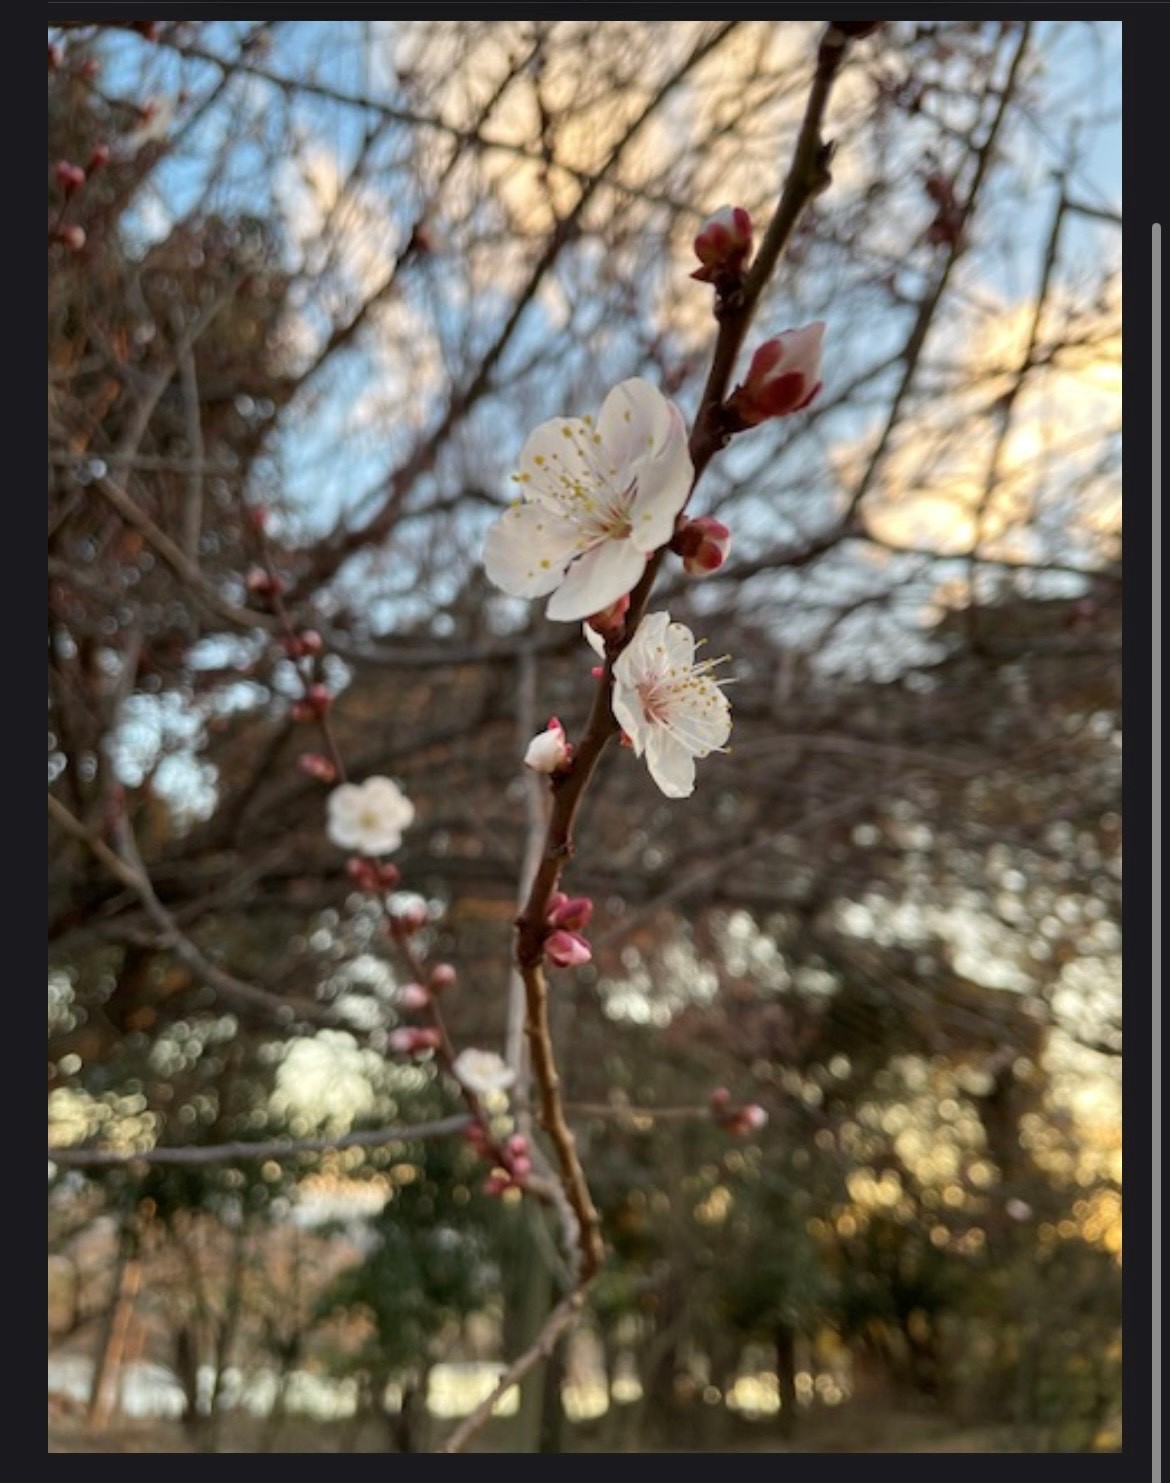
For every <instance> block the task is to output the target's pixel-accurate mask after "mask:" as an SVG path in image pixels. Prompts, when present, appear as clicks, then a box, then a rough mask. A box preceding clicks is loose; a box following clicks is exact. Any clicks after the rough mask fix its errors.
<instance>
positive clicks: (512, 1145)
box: [505, 1133, 528, 1159]
mask: <svg viewBox="0 0 1170 1483" xmlns="http://www.w3.org/2000/svg"><path fill="white" fill-rule="evenodd" d="M505 1146H506V1148H507V1150H508V1152H509V1153H510V1154H511V1155H512V1157H513V1158H514V1159H519V1158H527V1157H528V1139H527V1138H525V1136H524V1134H523V1133H513V1134H512V1136H511V1137H510V1138H509V1139H508V1142H507V1144H506V1145H505Z"/></svg>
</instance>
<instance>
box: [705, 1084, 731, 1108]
mask: <svg viewBox="0 0 1170 1483" xmlns="http://www.w3.org/2000/svg"><path fill="white" fill-rule="evenodd" d="M709 1100H710V1103H711V1111H712V1112H723V1111H725V1110H726V1108H727V1106H728V1104H729V1103H730V1102H731V1093H730V1092H729V1091H728V1090H727V1088H726V1087H716V1088H715V1090H714V1091H713V1092H712V1093H711V1096H710V1099H709Z"/></svg>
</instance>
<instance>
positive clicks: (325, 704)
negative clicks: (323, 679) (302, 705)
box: [305, 684, 333, 716]
mask: <svg viewBox="0 0 1170 1483" xmlns="http://www.w3.org/2000/svg"><path fill="white" fill-rule="evenodd" d="M305 699H306V701H308V703H309V705H310V707H311V708H312V711H313V714H314V715H315V716H323V715H325V713H326V712H327V711H328V710H329V707H330V706H331V705H332V704H333V696H332V695H330V693H329V687H328V686H327V685H320V684H317V685H310V686H309V689H308V691H307V693H306V695H305Z"/></svg>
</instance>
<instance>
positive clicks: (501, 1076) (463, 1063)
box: [451, 1046, 516, 1097]
mask: <svg viewBox="0 0 1170 1483" xmlns="http://www.w3.org/2000/svg"><path fill="white" fill-rule="evenodd" d="M451 1069H452V1071H454V1073H455V1075H456V1076H457V1077H458V1078H459V1080H460V1081H461V1082H462V1083H463V1085H464V1086H465V1087H466V1088H467V1090H468V1091H469V1092H475V1093H476V1094H477V1095H478V1096H481V1097H486V1096H489V1095H490V1094H491V1093H492V1092H504V1091H507V1089H508V1088H509V1087H510V1086H511V1085H512V1083H513V1082H514V1081H515V1080H516V1073H515V1071H513V1070H512V1068H511V1067H510V1066H509V1065H508V1064H507V1063H506V1062H505V1061H504V1059H503V1057H502V1056H498V1055H496V1053H495V1051H494V1050H476V1049H475V1047H474V1046H468V1048H467V1049H466V1050H461V1051H460V1052H459V1054H458V1055H457V1056H456V1057H455V1060H454V1062H453V1063H452V1066H451Z"/></svg>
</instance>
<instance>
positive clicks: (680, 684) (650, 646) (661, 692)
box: [613, 613, 731, 798]
mask: <svg viewBox="0 0 1170 1483" xmlns="http://www.w3.org/2000/svg"><path fill="white" fill-rule="evenodd" d="M718 662H719V661H718V660H714V659H707V660H703V661H701V662H700V663H698V664H696V663H695V636H694V634H693V633H692V632H691V631H690V629H689V628H687V627H686V625H685V624H682V623H672V622H671V621H670V614H669V613H648V614H647V615H646V617H645V618H643V619H642V621H641V623H640V624H639V625H638V631H637V633H635V635H634V637H633V639H631V641H630V642H629V644H627V645H626V647H625V648H624V649H623V650H622V652H621V653H620V654H619V655H618V657H617V660H616V661H615V663H614V666H613V713H614V715H615V716H616V717H617V720H618V724H619V725H620V726H621V728H622V730H623V731H624V732H625V733H626V735H627V736H628V737H629V739H630V743H631V745H632V746H633V749H634V754H635V756H638V757H641V756H643V755H645V758H646V765H647V767H649V769H650V776H651V777H652V778H653V779H654V781H655V782H656V783H657V784H658V786H659V787H660V788H661V789H662V791H663V792H664V793H665V794H666V796H667V797H668V798H687V797H689V796H690V794H691V793H692V792H694V787H695V758H696V757H706V756H707V755H708V753H710V752H716V751H723V750H724V749H725V748H724V743H725V742H726V741H727V738H728V736H729V735H730V734H731V707H730V705H729V704H728V702H727V697H726V696H725V695H724V693H723V691H722V690H721V689H720V688H719V681H717V680H716V679H715V678H714V677H713V675H712V674H711V670H712V669H713V667H714V666H715V664H717V663H718Z"/></svg>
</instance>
